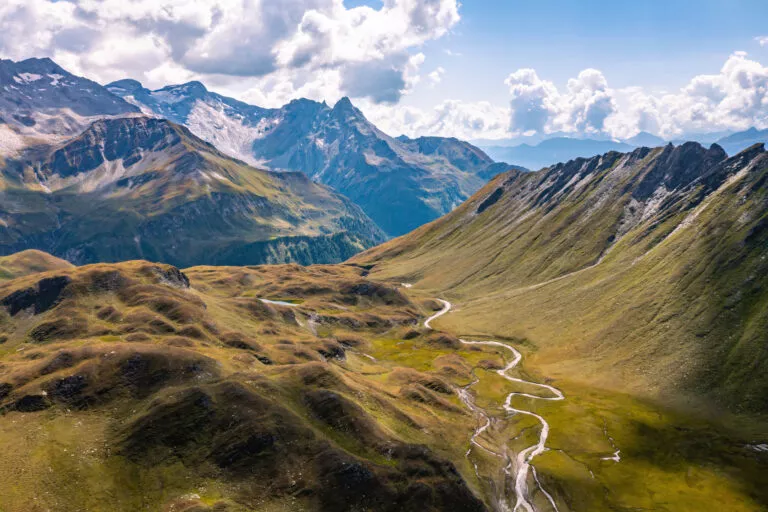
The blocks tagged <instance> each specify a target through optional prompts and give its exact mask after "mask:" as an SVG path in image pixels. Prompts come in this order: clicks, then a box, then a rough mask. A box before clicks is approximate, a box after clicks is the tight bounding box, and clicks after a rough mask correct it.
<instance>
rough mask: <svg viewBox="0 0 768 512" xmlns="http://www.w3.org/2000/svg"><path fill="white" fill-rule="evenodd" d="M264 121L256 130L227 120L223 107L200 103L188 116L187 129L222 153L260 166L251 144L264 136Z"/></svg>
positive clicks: (238, 121) (196, 103)
mask: <svg viewBox="0 0 768 512" xmlns="http://www.w3.org/2000/svg"><path fill="white" fill-rule="evenodd" d="M263 121H264V120H263V119H262V121H261V122H259V124H258V125H256V126H248V125H246V124H244V123H243V122H242V121H241V120H238V119H235V118H233V117H231V116H228V115H227V113H226V112H225V111H224V109H223V106H222V105H221V104H218V105H212V104H209V103H207V102H205V101H200V100H198V101H197V102H195V106H194V107H193V108H192V110H191V111H190V112H189V116H188V117H187V122H186V125H187V127H188V128H189V129H190V130H191V131H192V133H194V134H195V135H197V136H198V137H200V138H202V139H203V140H205V141H207V142H210V143H211V144H213V145H214V146H216V148H217V149H219V150H220V151H222V152H224V153H227V154H229V155H232V156H234V157H235V158H239V159H240V160H243V161H244V162H247V163H249V164H251V165H258V163H257V161H256V159H255V158H254V156H253V154H252V152H251V144H252V143H253V141H254V140H255V139H258V138H260V137H262V136H263V131H264V126H265V125H263Z"/></svg>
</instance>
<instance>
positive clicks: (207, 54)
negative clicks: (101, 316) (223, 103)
mask: <svg viewBox="0 0 768 512" xmlns="http://www.w3.org/2000/svg"><path fill="white" fill-rule="evenodd" d="M0 56H2V57H3V58H10V59H14V60H20V59H24V58H29V57H42V56H47V57H52V58H53V59H54V60H56V61H57V62H58V63H59V64H60V65H62V66H63V67H65V68H66V69H68V70H69V71H71V72H73V73H76V74H80V75H83V76H87V77H89V78H92V79H94V80H97V81H99V82H101V83H107V82H110V81H113V80H117V79H121V78H134V79H137V80H139V81H141V82H142V83H144V84H145V86H147V87H150V88H159V87H162V86H164V85H167V84H175V83H183V82H186V81H190V80H201V81H202V82H204V83H205V84H206V85H207V86H208V87H209V89H211V90H214V91H216V92H219V93H222V94H226V95H229V96H233V97H235V98H238V99H241V100H243V101H247V102H249V103H252V104H256V105H260V106H265V107H276V106H280V105H282V104H284V103H286V102H288V101H290V100H291V99H294V98H298V97H308V98H311V99H315V100H319V101H322V100H325V101H327V102H328V103H331V104H332V103H334V102H335V101H337V100H338V99H339V98H341V97H342V96H350V97H351V98H352V100H353V102H354V103H355V104H356V105H358V106H359V107H360V108H361V109H362V110H363V112H364V113H365V114H366V115H367V116H368V117H369V118H370V119H371V120H372V121H373V122H375V123H376V124H377V125H378V126H379V127H380V128H382V129H384V130H385V131H387V132H388V133H391V134H393V135H399V134H401V133H404V134H407V135H410V136H417V135H442V136H456V137H460V138H464V139H470V140H478V139H504V138H519V137H525V136H540V135H551V134H567V135H571V136H585V137H609V138H627V137H631V136H633V135H635V134H637V133H638V132H640V131H648V132H651V133H654V134H657V135H661V136H663V137H665V138H670V139H672V138H679V137H684V136H685V135H687V134H689V135H690V134H695V133H706V132H714V131H727V130H731V131H737V130H744V129H746V128H749V127H752V126H755V127H757V128H761V129H762V128H768V2H766V1H765V0H697V1H696V2H693V1H691V0H644V1H642V2H638V1H636V0H614V1H606V0H537V1H533V0H531V1H529V0H524V1H523V0H497V1H491V0H466V1H465V2H464V3H460V2H459V1H458V0H3V2H2V3H1V4H0Z"/></svg>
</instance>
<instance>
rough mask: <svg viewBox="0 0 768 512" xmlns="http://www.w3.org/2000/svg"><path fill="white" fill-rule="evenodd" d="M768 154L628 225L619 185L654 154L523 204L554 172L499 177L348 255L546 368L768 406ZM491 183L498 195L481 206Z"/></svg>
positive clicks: (735, 162)
mask: <svg viewBox="0 0 768 512" xmlns="http://www.w3.org/2000/svg"><path fill="white" fill-rule="evenodd" d="M654 151H656V152H657V153H658V151H659V150H654ZM765 155H766V153H761V152H759V151H757V152H753V153H751V154H743V155H742V156H741V157H740V158H741V160H739V159H732V160H729V161H728V162H726V163H725V164H723V165H722V166H720V167H719V168H718V169H719V170H718V172H720V171H721V170H722V172H723V177H724V178H727V177H728V176H731V177H733V176H734V175H735V173H736V172H737V171H739V170H743V169H747V170H748V172H747V173H746V175H744V176H743V177H742V178H741V179H738V180H736V181H734V183H733V184H730V185H728V184H727V183H724V184H723V185H722V187H721V188H720V189H719V190H718V191H717V192H711V193H709V194H705V193H703V191H704V190H705V189H706V185H702V184H701V183H694V184H693V185H691V186H690V187H688V188H686V189H685V190H684V191H683V192H682V193H680V194H678V195H677V197H674V196H673V197H671V198H670V199H668V203H667V204H665V205H664V206H662V208H661V209H659V210H658V211H657V212H655V214H653V215H649V216H648V218H646V219H644V220H640V221H639V222H637V221H636V222H634V223H633V224H630V225H629V229H627V228H626V227H625V226H626V225H627V224H626V223H627V221H626V218H627V217H628V215H627V213H626V212H627V205H628V204H629V202H630V200H631V192H632V189H631V188H628V187H627V186H626V185H627V183H631V182H632V181H631V180H634V182H635V183H637V182H639V181H640V180H638V179H637V174H636V173H638V172H639V173H642V172H643V169H647V168H648V160H649V159H651V160H653V159H654V158H655V156H656V155H655V154H654V153H650V154H649V155H648V156H646V157H645V158H644V159H642V160H641V161H639V162H638V163H637V164H636V165H635V173H633V174H630V173H627V172H626V171H625V170H622V169H621V167H620V166H618V167H617V166H616V163H615V162H612V163H609V164H608V165H605V166H604V169H598V172H596V173H595V174H594V175H593V176H592V177H591V179H590V180H589V182H588V183H587V184H586V185H584V186H583V187H582V188H581V189H580V190H578V191H573V192H571V193H570V194H568V195H566V196H565V197H564V198H562V197H557V196H556V197H555V199H554V200H553V201H550V202H544V203H542V204H541V205H540V206H537V205H535V204H532V202H531V200H530V199H529V198H530V197H536V198H537V199H538V198H539V197H541V194H543V193H542V192H541V189H542V187H541V185H539V183H542V182H545V181H547V182H551V181H552V177H551V176H545V175H544V174H545V172H541V173H533V175H524V176H519V175H518V176H515V175H512V176H509V175H507V176H502V177H499V178H497V179H496V180H494V182H492V183H490V184H489V185H488V186H487V187H486V188H485V189H483V191H481V192H480V193H478V194H477V195H476V196H475V197H474V198H473V199H471V200H470V201H468V202H467V203H465V204H464V205H463V206H462V207H461V208H459V209H458V210H456V212H454V213H453V214H451V215H448V216H446V217H444V218H443V219H440V220H438V221H436V222H435V223H433V224H430V225H428V226H425V227H424V228H422V229H420V230H418V231H416V232H414V233H412V234H410V235H408V236H406V237H403V238H401V239H397V240H395V241H393V242H390V243H388V244H384V245H383V246H380V247H377V248H375V249H373V250H371V251H369V252H367V253H364V254H363V255H361V256H359V257H358V258H356V260H355V261H357V262H361V263H364V264H369V265H376V266H375V267H374V268H373V270H372V275H374V276H376V277H379V278H383V279H389V278H397V279H399V280H410V281H413V282H417V281H418V283H419V288H423V289H426V290H430V291H432V292H434V293H444V294H445V295H446V296H447V297H450V298H454V299H457V302H458V303H459V305H460V310H459V311H457V312H456V313H455V314H454V315H452V316H451V317H448V318H447V319H446V320H445V322H444V325H449V326H450V327H451V328H452V329H454V330H456V331H458V332H478V333H488V334H496V335H501V336H515V337H519V338H527V339H528V340H529V341H530V342H531V343H532V344H533V345H535V346H536V347H537V350H538V352H537V355H536V356H535V362H536V363H537V364H539V365H541V366H542V368H543V369H546V370H547V371H548V372H552V376H573V375H574V373H575V372H578V378H579V379H582V380H583V381H585V382H591V383H596V384H599V385H604V386H609V387H615V388H618V389H623V390H630V391H633V392H642V393H644V394H646V395H649V396H659V394H660V393H666V397H667V398H669V397H671V396H673V395H676V394H677V393H678V392H679V391H681V390H682V391H690V392H691V393H690V395H689V396H695V397H701V396H708V397H710V398H714V399H716V400H720V401H722V402H725V403H727V404H728V405H729V406H730V407H731V408H732V409H733V410H736V411H738V410H752V411H764V410H765V409H764V408H765V402H764V401H763V400H762V399H761V397H764V396H765V395H766V393H767V392H768V387H766V386H768V380H764V379H762V378H757V379H755V378H754V376H755V375H757V376H760V375H764V374H765V373H766V372H765V371H764V368H765V365H766V364H768V362H767V361H768V357H767V355H766V354H765V353H764V352H763V350H764V349H762V348H761V347H764V343H763V341H762V339H761V334H760V333H761V332H762V330H761V328H760V326H761V325H762V322H763V321H764V319H765V318H766V314H765V311H764V309H763V308H764V306H763V305H764V301H765V296H764V293H763V290H764V286H762V285H761V282H762V280H763V279H764V276H765V271H764V258H763V256H762V252H763V251H764V247H765V240H764V237H765V234H764V227H763V225H764V222H765V219H764V211H765V203H766V190H765V185H764V181H765V179H766V175H768V168H767V167H766V166H767V165H768V164H767V163H766V157H765ZM637 169H639V171H638V170H637ZM633 176H634V177H633ZM724 178H723V179H721V180H720V181H722V182H724ZM532 182H534V186H531V183H532ZM500 186H501V187H502V188H504V189H505V190H506V192H505V194H504V195H503V196H502V199H501V200H499V201H498V202H497V203H495V204H493V205H492V206H490V207H489V208H488V209H487V210H485V211H483V212H482V213H477V211H478V208H479V206H480V205H481V204H482V202H483V201H484V200H485V199H486V198H488V197H489V196H490V195H491V194H492V192H493V191H494V190H495V189H496V188H498V187H500ZM714 188H717V187H714ZM528 189H533V190H536V193H535V194H528V195H526V193H527V190H528ZM606 189H607V190H612V191H618V192H616V193H614V194H613V195H608V196H606V195H605V194H604V192H603V191H604V190H606ZM518 196H520V197H522V199H520V198H519V197H518ZM678 226H681V227H680V229H678V230H677V231H676V230H675V229H676V228H677V227H678ZM601 258H603V259H602V261H601ZM598 261H601V263H600V264H599V265H596V266H593V265H594V264H595V263H597V262H598ZM562 276H566V277H563V278H562V279H559V278H560V277H562ZM553 279H554V280H553ZM760 368H763V370H761V369H760Z"/></svg>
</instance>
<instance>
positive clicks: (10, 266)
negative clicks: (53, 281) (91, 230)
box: [0, 250, 72, 281]
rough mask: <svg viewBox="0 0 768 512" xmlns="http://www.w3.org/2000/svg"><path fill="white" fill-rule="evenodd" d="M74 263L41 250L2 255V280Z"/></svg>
mask: <svg viewBox="0 0 768 512" xmlns="http://www.w3.org/2000/svg"><path fill="white" fill-rule="evenodd" d="M68 268H72V264H71V263H69V262H67V261H64V260H62V259H59V258H56V257H54V256H51V255H50V254H47V253H44V252H41V251H33V250H30V251H23V252H19V253H16V254H12V255H10V256H3V257H0V281H7V280H9V279H16V278H17V277H23V276H26V275H29V274H36V273H38V272H46V271H49V270H65V269H68Z"/></svg>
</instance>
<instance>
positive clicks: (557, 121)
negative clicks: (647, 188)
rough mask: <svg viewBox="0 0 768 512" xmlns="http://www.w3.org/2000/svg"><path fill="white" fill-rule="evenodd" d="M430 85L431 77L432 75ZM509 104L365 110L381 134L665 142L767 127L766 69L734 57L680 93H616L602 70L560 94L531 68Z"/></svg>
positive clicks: (511, 82)
mask: <svg viewBox="0 0 768 512" xmlns="http://www.w3.org/2000/svg"><path fill="white" fill-rule="evenodd" d="M428 78H429V79H431V76H430V75H428ZM504 83H505V85H506V86H507V87H508V88H509V94H510V102H509V106H508V107H506V106H501V105H493V104H491V103H488V102H463V101H443V102H441V103H440V104H438V105H437V106H436V107H434V108H433V109H419V108H414V107H402V106H401V107H398V108H397V109H396V110H395V111H392V109H386V110H382V109H378V108H374V106H371V105H364V106H363V110H364V112H365V113H366V115H368V116H369V117H370V118H371V119H372V120H373V121H374V122H376V123H378V124H379V125H380V126H381V128H382V129H384V130H385V131H387V132H388V133H392V134H400V133H404V134H406V135H408V136H411V137H413V136H418V135H442V136H456V137H460V138H467V139H478V138H487V139H500V138H509V137H517V136H521V135H533V134H535V133H538V134H549V133H554V132H558V133H569V134H572V135H574V136H595V135H600V136H609V137H614V138H620V139H624V138H629V137H631V136H633V135H636V134H637V133H638V132H640V131H647V132H651V133H654V134H658V135H661V136H663V137H666V138H670V139H671V138H678V137H685V136H686V135H692V134H695V133H705V132H714V131H723V130H744V129H747V128H749V127H752V126H755V127H757V128H760V129H764V128H768V67H765V66H763V65H762V64H760V63H759V62H757V61H755V60H751V59H750V58H748V55H747V54H746V53H744V52H735V53H733V54H732V55H731V56H730V57H729V58H728V60H727V61H726V62H725V64H724V65H723V67H722V69H721V70H720V72H719V73H716V74H712V75H699V76H696V77H694V78H692V79H691V80H690V81H689V82H688V84H686V85H685V87H682V88H681V89H680V90H678V91H677V92H671V93H670V92H666V93H665V92H655V91H647V90H645V89H643V88H641V87H627V88H622V89H612V88H611V87H609V84H608V80H607V79H606V77H605V76H604V75H603V73H601V72H600V71H598V70H595V69H586V70H584V71H582V72H581V73H579V75H578V76H577V77H576V78H572V79H570V80H568V82H567V84H566V87H564V88H563V89H562V90H558V88H557V87H556V86H555V84H554V83H553V82H551V81H549V80H545V79H542V78H541V77H539V75H538V73H537V72H536V71H535V70H533V69H528V68H526V69H519V70H517V71H515V72H514V73H511V74H510V75H509V76H508V77H507V79H506V80H505V82H504Z"/></svg>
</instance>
